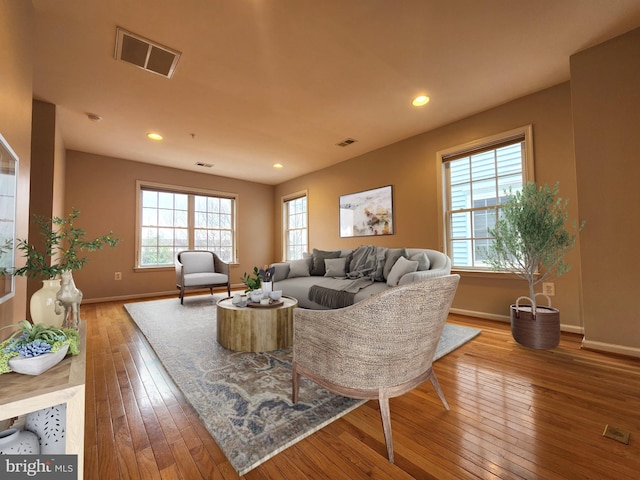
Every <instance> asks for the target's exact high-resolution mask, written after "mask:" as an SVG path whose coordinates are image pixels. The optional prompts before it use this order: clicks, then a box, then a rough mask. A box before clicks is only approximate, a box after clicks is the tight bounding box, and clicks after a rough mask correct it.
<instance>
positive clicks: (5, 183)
mask: <svg viewBox="0 0 640 480" xmlns="http://www.w3.org/2000/svg"><path fill="white" fill-rule="evenodd" d="M17 172H18V157H17V155H16V154H15V152H14V151H13V150H12V149H11V147H10V146H9V144H8V143H7V141H6V140H5V139H4V137H3V136H2V135H0V303H3V302H5V301H6V300H8V299H9V298H11V297H13V293H14V279H13V269H14V267H15V261H14V260H15V250H14V248H15V243H16V190H17V180H16V176H17Z"/></svg>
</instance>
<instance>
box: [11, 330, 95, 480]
mask: <svg viewBox="0 0 640 480" xmlns="http://www.w3.org/2000/svg"><path fill="white" fill-rule="evenodd" d="M79 333H80V353H79V354H78V355H76V356H67V357H66V358H65V359H64V360H62V361H61V362H60V363H59V364H57V365H56V366H55V367H53V368H51V369H49V370H47V371H46V372H44V373H42V374H40V375H35V376H34V375H22V374H20V373H14V372H11V373H5V374H3V375H0V420H5V419H8V418H13V417H18V416H20V415H26V414H27V413H30V412H34V411H36V410H41V409H43V408H47V407H52V406H55V405H60V404H61V403H66V404H67V424H66V427H65V440H66V450H65V453H67V454H74V455H78V479H82V477H83V469H84V396H85V371H86V355H87V351H86V349H87V328H86V323H85V322H84V321H81V322H80V332H79Z"/></svg>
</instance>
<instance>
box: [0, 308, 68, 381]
mask: <svg viewBox="0 0 640 480" xmlns="http://www.w3.org/2000/svg"><path fill="white" fill-rule="evenodd" d="M9 327H14V328H17V329H18V330H17V331H16V332H14V333H13V334H12V335H11V336H10V337H9V338H7V339H6V340H4V341H2V342H0V374H3V373H7V372H11V371H13V372H18V373H23V374H26V375H40V374H41V373H44V372H45V371H47V370H49V369H50V368H51V367H53V366H54V365H56V364H58V363H59V362H61V361H62V359H63V358H64V357H65V356H66V355H67V353H70V354H71V355H77V354H78V353H80V350H79V339H80V338H79V335H78V332H77V331H76V330H74V329H72V328H57V327H52V326H47V325H44V324H42V323H38V324H35V325H34V324H32V323H30V322H28V321H26V320H22V321H21V322H20V323H18V324H17V325H9ZM4 328H7V327H4Z"/></svg>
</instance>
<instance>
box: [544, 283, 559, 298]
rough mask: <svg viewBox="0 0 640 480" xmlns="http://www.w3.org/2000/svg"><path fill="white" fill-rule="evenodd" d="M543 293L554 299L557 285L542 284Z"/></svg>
mask: <svg viewBox="0 0 640 480" xmlns="http://www.w3.org/2000/svg"><path fill="white" fill-rule="evenodd" d="M542 293H544V294H545V295H548V296H550V297H553V296H554V295H555V294H556V284H555V283H546V282H543V283H542Z"/></svg>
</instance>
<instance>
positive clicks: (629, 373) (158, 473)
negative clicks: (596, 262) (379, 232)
mask: <svg viewBox="0 0 640 480" xmlns="http://www.w3.org/2000/svg"><path fill="white" fill-rule="evenodd" d="M130 302H131V301H129V302H110V303H101V304H87V305H83V306H82V318H83V319H84V320H86V322H87V343H88V347H87V392H86V403H87V405H86V407H87V408H86V426H85V427H86V434H85V472H84V476H85V479H87V480H96V479H99V480H113V479H127V480H128V479H138V478H140V479H185V480H197V479H200V478H207V479H236V478H240V477H238V475H237V474H236V472H235V471H234V469H233V468H232V467H231V465H230V464H229V463H228V461H227V460H226V458H225V456H224V454H223V453H222V452H221V450H220V449H219V448H218V446H217V445H216V443H215V441H214V440H213V439H212V438H211V436H210V435H209V433H208V432H207V430H206V429H205V428H204V427H203V425H202V424H201V422H200V421H199V419H198V417H197V414H196V413H195V411H194V410H193V409H192V408H191V406H190V405H189V404H188V403H187V401H186V400H185V398H184V397H183V395H182V394H181V392H180V391H179V390H178V388H177V387H176V386H175V384H174V383H173V381H172V380H171V379H170V377H169V376H168V375H167V373H166V372H165V371H164V369H163V367H162V364H161V363H160V362H159V361H158V359H157V357H156V355H155V353H154V352H153V350H152V349H151V347H150V346H149V344H148V343H147V341H146V339H145V338H144V336H143V335H142V334H141V333H140V332H139V331H138V329H137V327H136V326H135V324H134V323H133V322H132V321H131V319H130V318H129V316H128V314H127V313H126V311H125V310H124V308H123V303H130ZM449 321H450V322H452V323H456V324H460V325H469V326H475V327H479V328H481V329H482V334H480V336H479V337H476V339H474V340H473V341H471V342H469V343H467V344H466V345H464V346H462V347H461V348H459V349H457V350H455V351H454V352H452V353H450V354H449V355H447V356H446V357H444V358H442V359H440V360H438V361H437V362H436V364H435V366H434V370H435V372H436V374H437V376H438V380H439V381H440V385H441V386H442V389H443V391H444V393H445V396H446V397H447V400H448V402H449V404H450V406H451V411H449V412H447V411H445V410H444V408H443V407H442V404H441V403H440V400H439V399H438V397H437V395H436V393H435V391H434V390H433V388H432V387H431V384H430V383H429V382H427V383H425V384H423V385H422V386H420V387H419V388H417V389H415V390H413V391H412V392H410V393H408V394H405V395H404V396H402V397H398V398H395V399H392V400H391V402H390V405H391V423H392V428H393V440H394V447H395V464H394V465H392V464H389V463H388V461H387V459H386V448H385V443H384V437H383V433H382V424H381V421H380V414H379V410H378V405H377V402H373V401H370V402H368V403H366V404H365V405H363V406H361V407H360V408H358V409H356V410H354V411H353V412H351V413H349V414H347V415H346V416H344V417H343V418H341V419H339V420H337V421H335V422H333V423H331V424H330V425H328V426H326V427H325V428H323V429H322V430H320V431H319V432H317V433H315V434H313V435H311V436H310V437H308V438H306V439H305V440H303V441H301V442H299V443H297V444H295V445H293V446H292V447H290V448H288V449H287V450H285V451H284V452H282V453H280V454H278V455H277V456H275V457H274V458H272V459H270V460H268V461H267V462H265V463H264V464H262V465H261V466H259V467H257V468H256V469H254V470H252V471H250V472H249V473H247V474H246V475H245V476H244V477H242V478H246V479H248V480H264V479H289V480H301V479H364V478H375V479H384V480H392V479H393V480H398V479H399V480H402V479H411V478H416V479H453V478H462V479H474V478H481V479H616V480H619V479H637V478H640V476H639V475H640V474H639V472H640V360H637V359H632V358H626V357H619V356H614V355H606V354H601V353H597V352H590V351H586V350H581V349H580V340H581V339H580V337H579V336H577V335H572V334H563V335H562V339H561V344H560V346H559V347H558V348H557V349H555V350H553V351H536V350H530V349H527V348H524V347H521V346H519V345H517V344H516V343H515V342H514V340H513V339H512V338H511V333H510V329H509V325H508V324H504V323H499V322H491V321H486V320H480V319H475V318H470V317H462V316H455V315H451V316H450V319H449ZM176 327H177V328H179V325H177V326H176ZM606 424H610V425H613V426H615V427H618V428H622V429H624V430H627V431H630V432H631V442H630V444H629V445H624V444H622V443H619V442H616V441H614V440H611V439H608V438H605V437H603V436H602V433H603V430H604V427H605V425H606Z"/></svg>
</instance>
